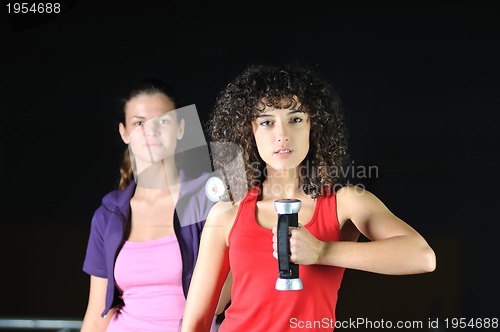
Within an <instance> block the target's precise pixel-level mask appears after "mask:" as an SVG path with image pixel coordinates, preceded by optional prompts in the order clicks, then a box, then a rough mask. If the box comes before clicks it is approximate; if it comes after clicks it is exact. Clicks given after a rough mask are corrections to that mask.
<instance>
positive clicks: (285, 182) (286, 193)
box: [262, 167, 304, 199]
mask: <svg viewBox="0 0 500 332" xmlns="http://www.w3.org/2000/svg"><path fill="white" fill-rule="evenodd" d="M297 172H298V169H289V170H279V171H278V170H274V169H271V168H270V167H268V168H267V177H266V180H265V181H264V183H263V187H262V191H263V195H264V197H267V198H273V199H282V198H297V197H299V196H302V195H304V191H303V190H302V189H301V188H299V176H298V173H297Z"/></svg>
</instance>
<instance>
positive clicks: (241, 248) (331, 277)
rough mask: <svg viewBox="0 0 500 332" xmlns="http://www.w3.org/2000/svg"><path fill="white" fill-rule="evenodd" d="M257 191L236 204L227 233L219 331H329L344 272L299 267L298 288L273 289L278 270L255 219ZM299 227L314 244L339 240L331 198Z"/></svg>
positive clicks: (269, 239)
mask: <svg viewBox="0 0 500 332" xmlns="http://www.w3.org/2000/svg"><path fill="white" fill-rule="evenodd" d="M258 191H259V189H258V188H255V189H254V190H252V191H250V192H249V193H248V194H247V196H246V197H245V199H244V200H243V201H242V202H241V203H240V206H239V209H238V213H237V215H236V219H235V221H234V225H233V227H232V229H231V232H230V234H229V239H228V242H229V260H230V264H231V271H232V274H233V288H232V293H231V305H230V306H229V308H228V309H227V310H226V312H225V319H224V320H223V322H222V324H221V326H220V329H219V332H235V331H238V332H241V331H244V332H250V331H258V332H264V331H265V332H268V331H269V332H284V331H332V330H333V329H334V327H335V306H336V304H337V293H338V290H339V288H340V284H341V282H342V276H343V274H344V270H345V269H344V268H339V267H334V266H325V265H300V267H299V275H300V278H301V279H302V282H303V289H302V290H297V291H278V290H276V289H275V283H276V279H277V278H278V271H279V269H278V260H277V259H276V258H274V257H273V255H272V236H273V234H272V231H271V230H270V229H266V228H264V227H262V226H260V225H259V224H258V223H257V220H256V218H255V211H256V204H257V198H258ZM276 220H277V216H276ZM305 228H306V229H307V230H308V231H309V232H310V233H311V234H312V235H314V236H315V237H316V238H317V239H319V240H322V241H340V227H339V222H338V219H337V209H336V200H335V194H333V195H331V196H328V197H319V198H317V199H316V207H315V210H314V213H313V216H312V218H311V220H310V221H309V223H307V224H306V225H305Z"/></svg>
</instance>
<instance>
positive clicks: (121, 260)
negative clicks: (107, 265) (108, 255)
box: [107, 235, 215, 332]
mask: <svg viewBox="0 0 500 332" xmlns="http://www.w3.org/2000/svg"><path fill="white" fill-rule="evenodd" d="M115 281H116V284H117V286H118V288H119V289H120V290H121V291H122V293H123V295H122V298H123V301H124V303H125V305H124V306H123V307H122V308H121V309H120V311H119V312H117V314H115V316H114V317H113V318H112V320H111V322H110V323H109V325H108V329H107V331H112V332H118V331H121V332H123V331H143V332H147V331H163V332H166V331H175V332H177V331H180V325H181V319H182V316H183V314H184V307H185V304H186V299H185V297H184V293H183V290H182V259H181V253H180V249H179V244H178V242H177V237H176V236H175V235H170V236H166V237H163V238H160V239H156V240H152V241H146V242H130V241H126V242H125V244H124V245H123V248H122V250H121V251H120V253H119V254H118V257H117V259H116V263H115ZM212 331H215V329H214V328H213V329H212Z"/></svg>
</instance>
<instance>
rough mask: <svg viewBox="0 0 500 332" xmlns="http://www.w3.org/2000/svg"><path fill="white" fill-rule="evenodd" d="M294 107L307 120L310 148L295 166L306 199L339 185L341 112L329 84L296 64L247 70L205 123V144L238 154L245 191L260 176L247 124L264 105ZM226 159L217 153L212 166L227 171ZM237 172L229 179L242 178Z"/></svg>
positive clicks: (343, 144) (343, 152) (343, 138)
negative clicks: (231, 147) (237, 150)
mask: <svg viewBox="0 0 500 332" xmlns="http://www.w3.org/2000/svg"><path fill="white" fill-rule="evenodd" d="M296 99H298V102H299V103H297V100H296ZM297 104H298V105H299V109H300V110H302V111H305V112H306V113H308V114H309V117H310V121H311V131H310V137H309V139H310V148H309V152H308V154H307V156H306V158H305V159H304V161H303V162H302V164H301V165H300V167H299V168H300V173H299V185H300V186H301V187H302V189H303V190H304V192H305V193H307V194H308V195H311V197H312V198H316V197H318V196H323V195H329V194H331V193H332V192H333V191H335V189H336V187H337V185H340V181H341V179H340V175H341V172H338V170H339V169H340V168H341V167H342V166H343V165H345V163H346V162H347V159H348V154H347V132H346V128H345V121H344V115H343V107H342V105H341V102H340V99H339V96H338V94H337V93H336V92H335V91H334V89H333V87H332V85H330V84H329V83H328V82H327V81H326V80H325V79H323V78H322V77H321V76H320V75H319V74H318V73H316V72H315V71H313V70H312V69H311V68H308V67H305V66H301V65H297V64H293V65H278V66H275V65H251V66H249V67H248V68H247V69H246V70H244V71H243V72H242V73H241V74H240V75H239V76H237V77H236V78H235V79H234V80H233V81H232V82H231V83H229V84H228V85H227V86H226V88H225V89H224V90H223V91H222V92H221V93H220V94H219V95H218V96H217V98H216V102H215V105H214V108H213V112H212V113H211V116H210V119H209V121H208V123H207V125H208V135H209V136H210V139H211V141H213V142H221V143H223V142H225V143H228V142H230V143H233V144H236V145H237V146H238V147H239V148H240V149H241V151H242V158H243V161H244V164H245V165H244V168H245V173H246V174H244V175H246V179H243V180H242V181H243V182H245V183H246V188H245V190H249V189H252V188H255V187H256V186H258V185H259V184H261V183H262V182H263V181H264V180H265V177H266V172H265V162H264V161H263V160H262V158H261V157H260V156H259V153H258V150H257V145H256V142H255V138H254V136H253V131H252V121H253V120H254V119H255V118H256V116H257V115H258V114H259V112H262V111H263V110H264V108H265V107H266V106H269V107H277V108H291V107H296V105H297ZM230 158H234V154H227V153H226V154H224V153H219V154H218V155H217V156H214V157H213V162H214V167H215V168H216V169H217V168H221V167H225V168H226V170H227V164H228V162H229V161H230V160H229V159H230ZM240 169H241V168H240ZM332 170H333V171H332ZM235 172H236V170H235ZM239 173H240V174H232V175H231V176H232V177H237V176H240V177H242V176H244V175H242V174H241V171H240V172H239Z"/></svg>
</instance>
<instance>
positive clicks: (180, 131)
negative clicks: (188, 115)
mask: <svg viewBox="0 0 500 332" xmlns="http://www.w3.org/2000/svg"><path fill="white" fill-rule="evenodd" d="M184 125H185V123H184V119H181V121H180V122H179V125H178V126H177V139H178V140H180V139H182V138H183V137H184Z"/></svg>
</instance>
